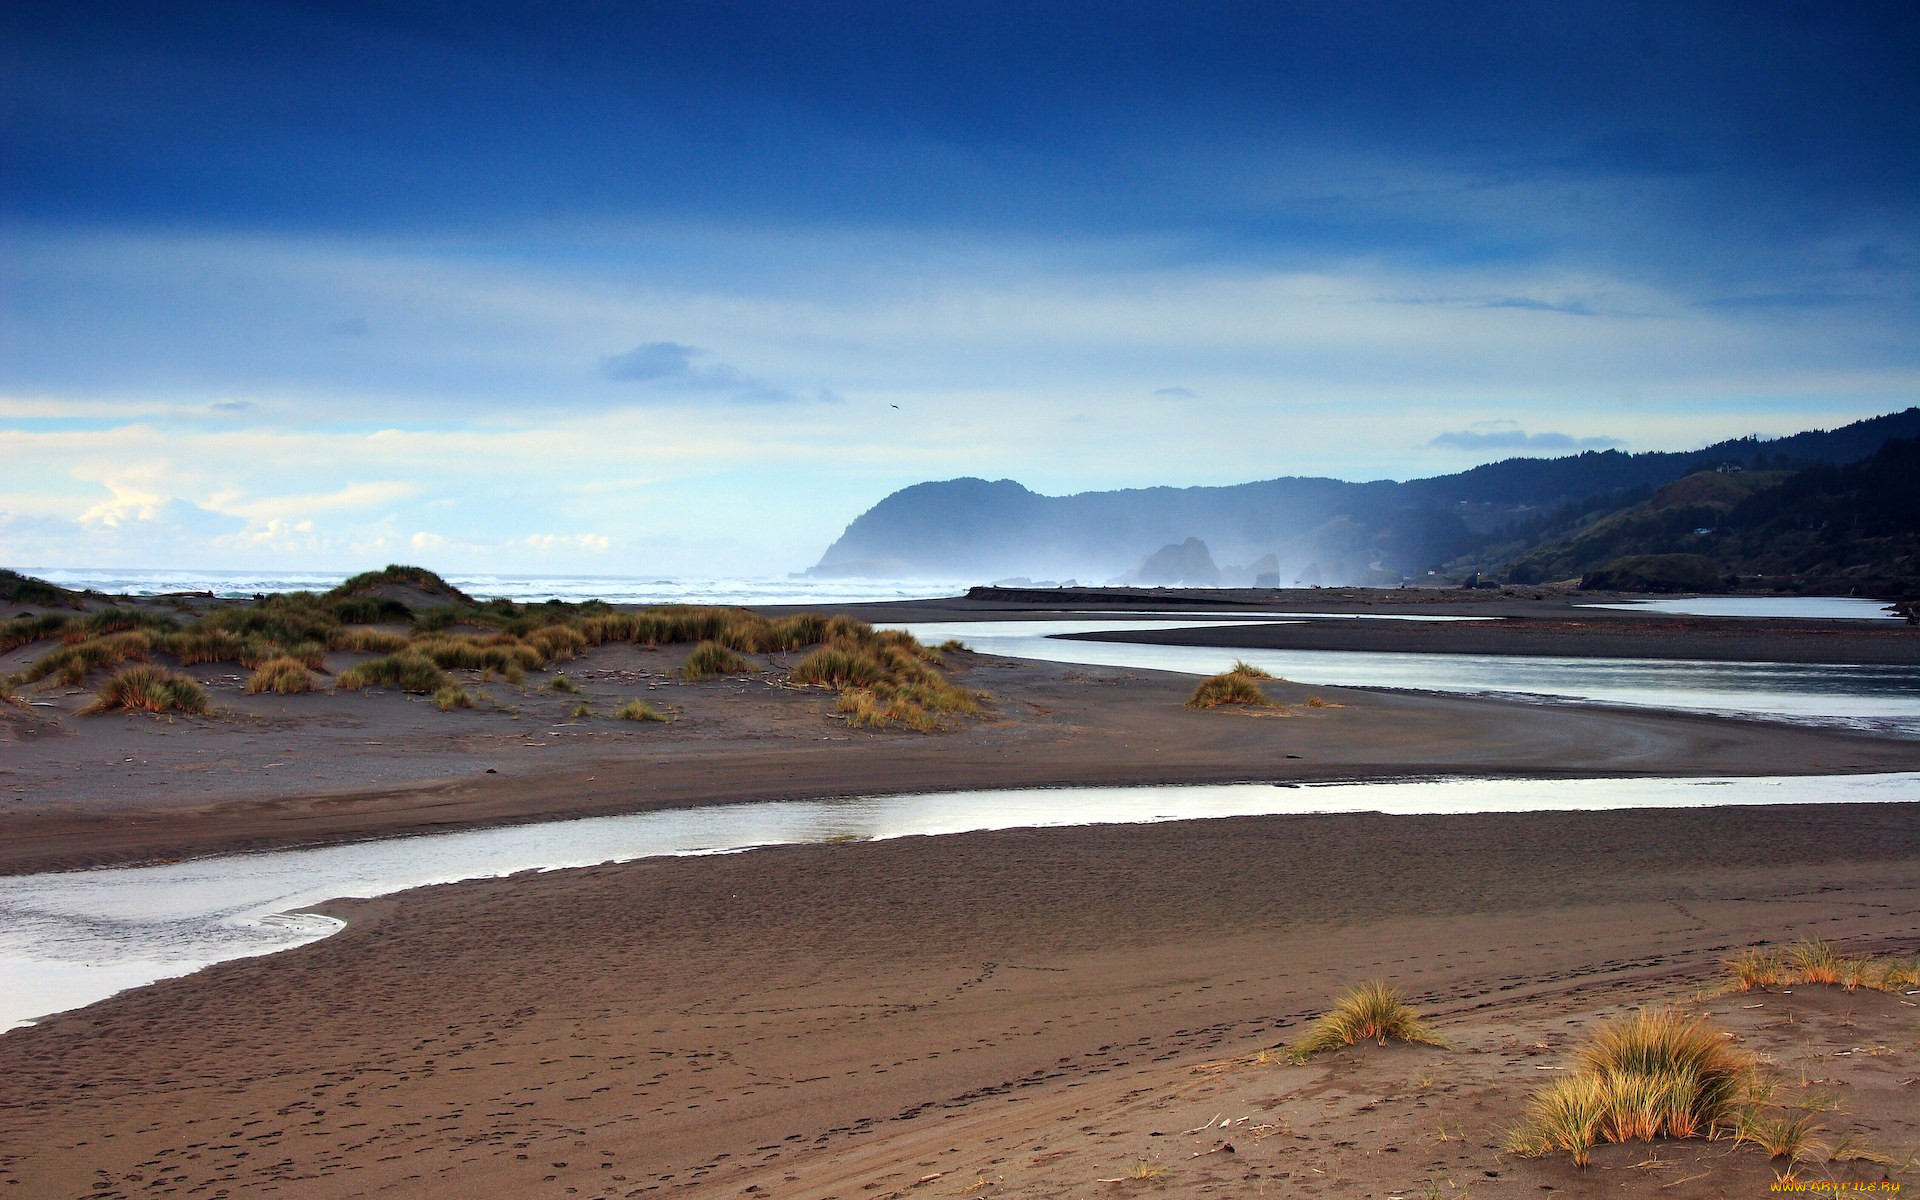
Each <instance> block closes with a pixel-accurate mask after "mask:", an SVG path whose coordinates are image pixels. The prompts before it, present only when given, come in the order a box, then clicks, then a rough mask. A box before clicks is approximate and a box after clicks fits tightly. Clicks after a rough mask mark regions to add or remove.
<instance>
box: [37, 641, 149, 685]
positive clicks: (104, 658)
mask: <svg viewBox="0 0 1920 1200" xmlns="http://www.w3.org/2000/svg"><path fill="white" fill-rule="evenodd" d="M152 653H153V638H152V637H150V636H149V635H148V634H147V633H146V632H145V631H144V630H138V629H132V630H127V631H124V632H121V633H110V634H107V635H106V636H104V637H94V638H88V639H86V640H85V641H80V642H74V643H72V644H69V645H64V646H61V647H59V648H58V649H55V650H50V651H48V652H47V653H45V654H43V655H41V656H40V657H39V658H37V659H35V660H34V661H33V663H32V664H31V665H30V666H28V667H27V669H26V670H24V671H22V672H21V673H20V682H22V683H38V682H39V681H40V680H42V679H45V678H47V677H48V676H57V677H58V678H59V680H60V682H61V683H64V684H66V685H68V686H69V687H77V686H79V685H80V684H82V683H84V682H85V681H86V678H87V676H88V675H90V674H92V673H93V672H94V671H97V670H100V669H102V668H105V667H117V666H119V665H121V664H122V663H126V662H146V661H147V659H148V658H149V657H150V656H151V655H152Z"/></svg>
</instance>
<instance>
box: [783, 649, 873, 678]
mask: <svg viewBox="0 0 1920 1200" xmlns="http://www.w3.org/2000/svg"><path fill="white" fill-rule="evenodd" d="M885 678H887V669H886V667H884V666H882V665H881V664H880V660H879V659H877V658H875V657H874V656H873V655H872V654H869V653H868V652H867V651H865V650H863V649H861V648H860V647H858V646H854V645H848V644H844V643H843V644H838V645H831V646H822V647H820V648H819V649H818V650H815V651H814V652H813V653H811V654H809V655H807V656H806V657H805V658H803V659H801V660H800V661H799V662H797V663H795V664H793V670H791V671H790V672H788V673H787V679H788V681H789V682H791V683H797V684H802V685H817V686H821V687H834V688H847V687H862V688H870V687H872V686H873V685H874V684H876V683H879V682H880V681H881V680H882V679H885Z"/></svg>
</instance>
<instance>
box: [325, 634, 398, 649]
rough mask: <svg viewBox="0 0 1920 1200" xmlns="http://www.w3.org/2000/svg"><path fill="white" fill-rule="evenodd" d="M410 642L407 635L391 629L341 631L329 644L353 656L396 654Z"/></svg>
mask: <svg viewBox="0 0 1920 1200" xmlns="http://www.w3.org/2000/svg"><path fill="white" fill-rule="evenodd" d="M409 641H410V639H409V638H408V637H407V635H406V634H404V633H395V632H393V631H392V630H390V629H341V630H340V631H339V632H337V633H335V634H334V635H333V637H332V638H331V639H330V640H329V641H328V643H327V644H328V645H329V646H331V647H332V648H333V649H335V650H345V651H348V652H349V653H352V654H394V653H398V652H399V651H401V650H405V649H406V648H407V646H408V644H409Z"/></svg>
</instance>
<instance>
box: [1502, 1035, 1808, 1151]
mask: <svg viewBox="0 0 1920 1200" xmlns="http://www.w3.org/2000/svg"><path fill="white" fill-rule="evenodd" d="M1575 1059H1576V1061H1577V1063H1578V1064H1579V1065H1578V1068H1577V1069H1576V1071H1575V1072H1574V1073H1573V1074H1571V1075H1568V1076H1565V1077H1563V1078H1561V1079H1557V1080H1555V1081H1554V1082H1553V1083H1552V1084H1549V1085H1548V1086H1547V1087H1545V1088H1543V1089H1541V1090H1540V1091H1539V1092H1536V1093H1535V1094H1534V1096H1533V1097H1532V1098H1531V1099H1530V1100H1529V1101H1528V1106H1527V1114H1526V1117H1525V1118H1524V1119H1523V1120H1522V1122H1521V1123H1520V1125H1519V1126H1517V1127H1516V1128H1514V1129H1513V1130H1512V1131H1511V1132H1510V1133H1509V1134H1508V1136H1507V1149H1508V1150H1509V1151H1511V1152H1512V1153H1514V1154H1518V1155H1520V1156H1521V1157H1523V1158H1533V1157H1538V1156H1540V1155H1543V1154H1550V1153H1553V1152H1555V1151H1567V1152H1569V1153H1571V1154H1572V1155H1573V1161H1574V1162H1575V1163H1576V1164H1577V1165H1579V1166H1585V1165H1587V1161H1588V1155H1589V1153H1590V1151H1591V1150H1592V1148H1593V1147H1594V1146H1596V1145H1598V1144H1600V1143H1602V1142H1629V1141H1642V1142H1645V1141H1652V1140H1653V1139H1655V1138H1658V1137H1667V1138H1701V1137H1704V1138H1715V1137H1727V1136H1733V1137H1741V1136H1743V1133H1742V1131H1743V1130H1745V1129H1748V1128H1757V1127H1758V1125H1757V1122H1758V1120H1759V1119H1760V1118H1759V1116H1758V1114H1759V1113H1760V1112H1761V1110H1762V1109H1763V1108H1764V1106H1765V1104H1766V1102H1767V1097H1768V1096H1769V1095H1770V1088H1769V1087H1768V1085H1767V1084H1766V1083H1765V1082H1764V1081H1763V1080H1762V1078H1761V1076H1760V1074H1759V1068H1758V1066H1757V1064H1756V1062H1755V1060H1754V1058H1753V1057H1752V1056H1751V1055H1749V1054H1747V1053H1746V1052H1745V1051H1743V1050H1741V1049H1739V1048H1738V1047H1736V1046H1734V1045H1733V1043H1732V1042H1731V1041H1730V1039H1729V1037H1728V1035H1727V1034H1726V1033H1724V1032H1723V1031H1721V1030H1719V1029H1717V1028H1715V1027H1714V1026H1713V1025H1711V1024H1709V1023H1708V1021H1707V1019H1706V1018H1705V1017H1690V1016H1687V1015H1686V1014H1684V1013H1682V1012H1680V1011H1679V1010H1677V1009H1671V1008H1666V1009H1647V1010H1642V1011H1640V1012H1639V1013H1636V1014H1635V1015H1634V1016H1631V1017H1627V1018H1623V1019H1621V1020H1618V1021H1613V1022H1609V1023H1608V1024H1605V1025H1602V1026H1601V1027H1600V1028H1599V1029H1598V1030H1596V1031H1595V1032H1594V1033H1593V1035H1592V1036H1591V1037H1590V1038H1589V1039H1588V1040H1587V1042H1586V1043H1585V1044H1584V1045H1582V1046H1581V1047H1580V1049H1579V1050H1578V1051H1577V1052H1576V1054H1575Z"/></svg>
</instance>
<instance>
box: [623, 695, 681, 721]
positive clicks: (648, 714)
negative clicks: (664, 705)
mask: <svg viewBox="0 0 1920 1200" xmlns="http://www.w3.org/2000/svg"><path fill="white" fill-rule="evenodd" d="M613 715H614V716H615V717H616V718H618V719H619V720H622V721H668V720H671V719H672V718H671V717H669V716H667V714H665V713H663V712H661V711H660V710H659V709H657V708H655V707H654V706H653V705H651V704H648V703H647V702H646V701H645V700H629V701H627V702H626V703H625V704H622V705H621V706H620V707H619V708H616V709H614V710H613Z"/></svg>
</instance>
